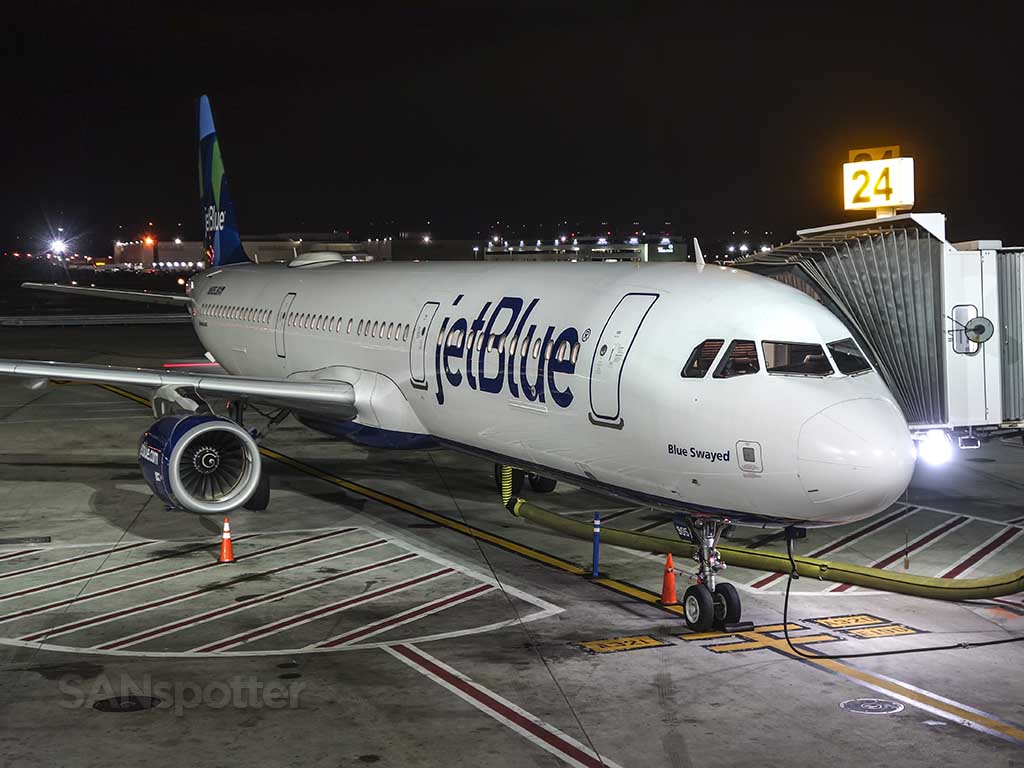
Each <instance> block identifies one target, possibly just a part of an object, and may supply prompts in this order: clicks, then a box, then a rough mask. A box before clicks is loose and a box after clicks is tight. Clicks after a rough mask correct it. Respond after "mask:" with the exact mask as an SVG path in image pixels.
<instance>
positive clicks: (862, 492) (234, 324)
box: [191, 262, 914, 525]
mask: <svg viewBox="0 0 1024 768" xmlns="http://www.w3.org/2000/svg"><path fill="white" fill-rule="evenodd" d="M191 296H192V299H193V301H194V307H193V313H194V318H193V320H194V324H195V328H196V331H197V333H198V335H199V338H200V340H201V341H202V343H203V345H204V346H205V347H206V349H208V350H209V351H210V353H211V354H212V355H213V356H214V357H215V358H216V359H217V361H218V362H219V363H220V364H221V365H222V366H223V368H224V369H225V370H226V371H228V372H230V373H232V374H238V375H246V376H255V377H267V378H286V379H322V380H325V381H331V380H339V381H347V382H350V383H352V384H353V385H354V388H355V394H356V416H355V418H354V419H348V418H347V417H346V416H343V415H341V414H339V417H338V419H337V420H332V419H331V418H329V417H326V418H325V416H324V415H323V414H317V415H316V416H312V415H310V416H309V417H308V418H304V419H303V420H304V421H305V422H306V423H307V424H310V425H311V426H314V427H315V428H318V429H322V430H324V431H327V432H330V433H332V434H344V435H347V436H349V437H351V438H352V439H355V440H359V441H363V442H367V443H370V444H375V445H387V446H392V447H416V446H420V445H425V444H427V443H428V441H431V440H433V441H436V442H438V443H441V444H444V445H449V446H452V447H455V448H459V449H462V450H465V451H469V452H472V453H476V454H478V455H481V456H486V457H488V458H492V459H493V460H494V461H498V462H504V463H507V464H512V465H513V466H518V467H522V468H525V469H529V470H531V471H535V472H538V473H540V474H544V475H547V476H550V477H555V478H561V479H564V480H568V481H570V482H572V483H576V484H578V485H581V486H584V487H589V488H592V489H595V490H599V491H604V492H607V493H611V494H613V495H616V496H619V497H621V498H624V499H629V500H631V501H635V502H637V503H642V504H646V505H651V506H654V507H658V508H662V509H667V510H680V511H690V512H698V513H700V512H704V513H708V514H715V515H723V516H726V517H729V518H730V519H732V520H734V521H736V522H750V523H773V524H794V523H799V524H803V525H830V524H836V523H841V522H846V521H849V520H854V519H858V518H861V517H865V516H868V515H871V514H874V513H876V512H878V511H880V510H882V509H884V508H885V507H887V506H888V505H890V504H891V503H892V502H893V501H895V500H896V499H897V498H898V497H899V496H900V495H901V494H902V493H903V491H904V490H905V489H906V486H907V484H908V483H909V480H910V475H911V473H912V471H913V465H914V449H913V444H912V442H911V439H910V435H909V432H908V430H907V427H906V423H905V421H904V419H903V416H902V415H901V413H900V411H899V409H898V408H897V406H896V404H895V403H894V401H893V399H892V396H891V395H890V393H889V391H888V390H887V388H886V387H885V385H884V383H883V382H882V381H881V379H880V378H879V376H878V374H877V373H875V372H874V371H869V372H867V373H862V374H859V375H854V376H847V375H843V374H841V373H840V372H839V368H838V367H837V366H836V365H835V364H833V365H832V366H831V367H832V368H833V370H834V371H835V372H834V373H833V374H832V375H828V376H801V375H776V374H768V373H766V371H765V365H764V360H763V356H762V355H763V353H762V352H761V349H762V342H764V341H783V342H799V343H813V344H820V345H822V346H824V345H825V344H826V343H828V342H833V341H837V340H840V339H846V338H849V337H850V336H851V334H850V332H849V331H848V330H847V329H846V328H845V327H844V326H843V325H842V323H840V321H839V320H838V319H836V317H835V316H834V315H832V314H831V313H830V312H829V311H828V310H826V309H825V308H824V307H822V306H821V305H819V304H818V303H816V302H815V301H813V300H812V299H811V298H809V297H808V296H805V295H804V294H802V293H800V292H799V291H797V290H795V289H792V288H789V287H787V286H785V285H782V284H780V283H778V282H776V281H773V280H770V279H767V278H763V277H759V276H757V275H753V274H751V273H747V272H743V271H739V270H736V269H731V268H725V267H719V266H697V265H693V264H680V263H667V264H645V265H635V264H604V263H602V264H592V263H581V264H569V263H561V264H529V263H498V262H486V263H479V262H476V263H474V262H458V263H376V264H367V263H342V264H339V263H325V264H311V265H308V266H300V267H287V266H284V265H264V266H256V265H236V266H230V267H226V268H222V269H215V270H211V271H209V272H205V273H203V274H200V275H197V276H196V277H195V278H194V279H193V284H192V286H191ZM481 335H482V336H483V339H482V340H481V339H480V337H481ZM470 338H472V339H473V342H474V343H473V344H472V349H469V348H468V344H467V341H468V340H469V339H470ZM706 339H718V340H723V341H724V346H723V348H722V350H721V351H720V352H719V353H718V357H719V358H721V357H722V355H724V354H725V352H726V348H727V347H728V345H729V343H730V341H732V340H737V339H741V340H750V341H753V342H755V344H756V348H757V350H758V355H759V356H762V357H761V365H760V370H759V371H758V372H757V373H752V374H747V375H740V376H734V377H732V378H716V377H715V376H713V375H712V374H711V373H708V374H707V375H706V376H704V377H703V378H683V377H682V376H681V375H680V372H681V370H682V368H683V366H684V364H685V363H686V361H687V358H688V357H689V356H690V354H691V352H692V351H693V350H694V348H695V347H696V346H697V345H698V344H700V343H701V342H703V341H704V340H706ZM538 341H539V344H538ZM577 345H578V346H577ZM478 346H479V347H480V348H479V349H478ZM513 346H514V347H515V349H514V351H513V349H512V347H513ZM524 347H525V348H526V349H525V351H526V355H525V357H524V355H523V351H524ZM298 415H300V417H301V416H302V414H298ZM744 449H746V450H744Z"/></svg>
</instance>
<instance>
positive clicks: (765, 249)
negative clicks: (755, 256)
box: [761, 245, 771, 253]
mask: <svg viewBox="0 0 1024 768" xmlns="http://www.w3.org/2000/svg"><path fill="white" fill-rule="evenodd" d="M770 250H771V248H769V247H768V246H767V245H762V246H761V253H768V251H770Z"/></svg>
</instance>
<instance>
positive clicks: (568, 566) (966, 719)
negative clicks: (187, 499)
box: [97, 384, 1024, 743]
mask: <svg viewBox="0 0 1024 768" xmlns="http://www.w3.org/2000/svg"><path fill="white" fill-rule="evenodd" d="M97 386H99V387H102V388H103V389H106V390H108V391H110V392H113V393H114V394H117V395H121V396H122V397H127V398H128V399H130V400H134V401H135V402H137V403H139V404H140V405H145V406H147V407H148V406H149V401H148V400H147V399H146V398H144V397H140V396H139V395H136V394H134V393H132V392H129V391H127V390H124V389H121V388H120V387H115V386H113V385H110V384H98V385H97ZM260 452H261V453H262V454H263V455H264V456H266V457H268V458H271V459H274V460H275V461H279V462H281V463H282V464H285V465H287V466H290V467H292V468H294V469H297V470H299V471H300V472H303V473H305V474H308V475H310V476H312V477H317V478H320V479H321V480H324V481H326V482H329V483H331V484H333V485H336V486H338V487H340V488H345V489H346V490H349V491H352V492H353V493H357V494H359V495H361V496H365V497H367V498H370V499H374V500H376V501H379V502H381V503H382V504H386V505H388V506H390V507H393V508H395V509H399V510H402V511H405V512H409V513H410V514H413V515H416V516H417V517H420V518H422V519H424V520H429V521H430V522H433V523H436V524H438V525H441V526H444V527H445V528H449V529H451V530H454V531H458V532H460V533H463V534H465V535H467V536H472V537H473V538H477V539H479V540H481V541H486V542H487V543H489V544H493V545H495V546H497V547H501V548H502V549H506V550H509V551H511V552H515V553H517V554H520V555H522V556H524V557H528V558H530V559H531V560H536V561H537V562H542V563H545V564H547V565H551V566H552V567H554V568H558V569H559V570H562V571H565V572H567V573H572V574H576V575H583V574H584V573H586V570H585V569H583V568H581V567H579V566H578V565H575V564H573V563H570V562H569V561H567V560H563V559H562V558H559V557H555V556H554V555H548V554H546V553H544V552H540V551H538V550H535V549H533V548H532V547H527V546H524V545H522V544H518V543H517V542H514V541H511V540H510V539H506V538H505V537H503V536H498V535H496V534H493V533H488V532H487V531H483V530H481V529H479V528H476V527H474V526H471V525H466V524H465V523H460V522H459V521H457V520H452V519H451V518H449V517H446V516H445V515H440V514H438V513H436V512H431V511H430V510H427V509H424V508H423V507H419V506H417V505H415V504H410V503H409V502H406V501H402V500H401V499H397V498H395V497H393V496H389V495H388V494H386V493H381V492H380V491H375V490H373V489H372V488H367V487H366V486H363V485H359V484H358V483H352V482H350V481H347V480H342V479H341V478H340V477H335V476H334V475H331V474H329V473H327V472H323V471H321V470H319V469H317V468H316V467H312V466H310V465H308V464H305V463H303V462H301V461H298V460H296V459H292V458H290V457H288V456H285V455H284V454H282V453H278V452H277V451H274V450H271V449H269V448H261V449H260ZM595 583H597V584H600V585H601V586H604V587H607V588H608V589H611V590H614V591H616V592H619V593H620V594H623V595H626V596H628V597H632V598H635V599H637V600H641V601H642V602H645V603H647V604H649V605H653V606H657V607H659V608H661V609H663V610H667V611H672V612H673V613H681V612H682V609H681V607H680V606H663V605H661V604H660V602H659V595H656V594H655V593H653V592H649V591H648V590H645V589H642V588H640V587H635V586H633V585H631V584H626V583H623V582H620V581H616V580H615V579H608V578H603V579H595ZM772 626H773V627H775V626H777V627H778V629H777V630H776V629H771V630H769V629H767V628H765V629H764V631H766V632H767V631H782V625H781V624H780V625H772ZM791 629H792V625H791ZM703 634H718V635H719V636H726V635H725V634H724V633H703ZM738 634H739V635H740V636H742V637H745V638H747V639H748V640H756V641H758V642H759V643H760V644H761V647H764V648H771V649H772V650H774V651H778V652H779V653H782V654H785V655H786V656H789V657H791V658H794V659H797V660H799V661H803V662H805V663H807V664H811V665H813V666H817V667H819V668H820V669H825V670H827V671H829V672H833V673H835V674H837V675H842V676H844V677H847V678H849V679H851V680H854V681H857V682H860V683H862V684H864V685H866V686H868V687H869V688H873V689H874V690H882V691H887V692H889V693H890V694H892V695H894V696H896V697H897V698H901V699H903V700H904V701H907V702H910V703H915V704H917V705H919V706H921V707H922V708H924V709H928V710H931V711H933V712H937V713H944V714H945V715H947V716H949V717H951V718H952V719H954V720H957V721H959V722H961V723H963V724H964V725H967V726H968V727H974V726H980V728H981V729H982V730H985V731H988V732H990V733H994V734H997V735H1001V736H1004V737H1006V738H1009V739H1012V740H1015V741H1018V742H1022V743H1024V728H1020V727H1017V726H1015V725H1012V724H1010V723H1004V722H1002V721H1001V720H997V719H995V718H993V717H990V716H988V715H986V714H984V713H982V712H978V711H976V710H973V709H968V708H966V707H963V706H960V705H959V704H957V703H955V702H952V701H949V700H947V699H940V698H937V697H935V696H932V695H930V694H929V693H928V692H926V691H921V690H918V689H916V688H913V687H911V686H909V685H906V684H904V683H900V682H899V681H896V680H889V679H887V678H882V677H877V676H875V675H872V674H871V673H870V672H864V671H861V670H859V669H857V668H856V667H851V666H850V665H848V664H844V663H842V662H840V661H835V660H832V659H826V658H806V657H804V656H800V655H798V654H796V653H795V652H794V651H793V650H792V649H791V648H790V647H789V645H788V644H787V643H786V640H785V639H784V638H783V639H776V638H774V637H772V636H771V635H768V634H763V633H762V632H757V631H754V632H741V633H738ZM681 637H682V638H683V639H691V640H696V639H699V638H698V637H696V636H694V635H682V636H681ZM829 637H831V635H830V636H829ZM705 639H708V638H705ZM794 642H796V638H794Z"/></svg>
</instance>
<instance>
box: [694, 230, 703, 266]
mask: <svg viewBox="0 0 1024 768" xmlns="http://www.w3.org/2000/svg"><path fill="white" fill-rule="evenodd" d="M693 258H694V261H696V262H697V263H698V264H700V265H701V266H702V267H703V266H704V252H703V251H702V250H701V249H700V243H698V242H697V238H696V237H695V238H693Z"/></svg>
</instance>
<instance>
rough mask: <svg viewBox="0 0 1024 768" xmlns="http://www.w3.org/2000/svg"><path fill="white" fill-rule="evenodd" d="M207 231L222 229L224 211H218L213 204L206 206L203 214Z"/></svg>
mask: <svg viewBox="0 0 1024 768" xmlns="http://www.w3.org/2000/svg"><path fill="white" fill-rule="evenodd" d="M203 218H204V219H205V225H206V231H207V232H219V231H221V230H222V229H224V211H218V210H217V209H216V208H215V207H214V206H212V205H211V206H208V207H207V208H206V211H205V213H204V215H203Z"/></svg>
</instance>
